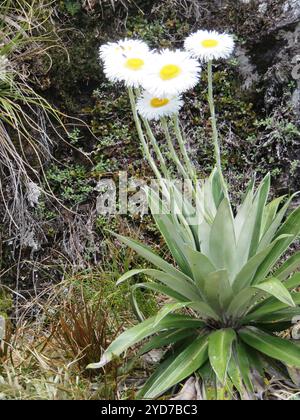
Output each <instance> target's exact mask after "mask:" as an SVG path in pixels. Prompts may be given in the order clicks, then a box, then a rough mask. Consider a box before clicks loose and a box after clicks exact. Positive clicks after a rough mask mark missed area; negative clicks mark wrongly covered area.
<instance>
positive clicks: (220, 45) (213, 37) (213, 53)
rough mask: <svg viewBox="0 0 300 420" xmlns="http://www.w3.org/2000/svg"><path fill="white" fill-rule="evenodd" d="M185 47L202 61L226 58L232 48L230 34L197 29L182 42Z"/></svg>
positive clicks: (232, 41) (232, 43) (232, 42)
mask: <svg viewBox="0 0 300 420" xmlns="http://www.w3.org/2000/svg"><path fill="white" fill-rule="evenodd" d="M184 47H185V49H186V50H187V51H188V52H189V53H191V54H192V55H193V56H194V57H196V58H200V59H201V60H203V61H211V60H216V59H219V58H228V57H230V55H231V54H232V52H233V49H234V40H233V37H232V36H231V35H228V34H219V33H218V32H216V31H198V32H195V33H194V34H192V35H190V36H189V37H188V38H187V39H186V40H185V43H184Z"/></svg>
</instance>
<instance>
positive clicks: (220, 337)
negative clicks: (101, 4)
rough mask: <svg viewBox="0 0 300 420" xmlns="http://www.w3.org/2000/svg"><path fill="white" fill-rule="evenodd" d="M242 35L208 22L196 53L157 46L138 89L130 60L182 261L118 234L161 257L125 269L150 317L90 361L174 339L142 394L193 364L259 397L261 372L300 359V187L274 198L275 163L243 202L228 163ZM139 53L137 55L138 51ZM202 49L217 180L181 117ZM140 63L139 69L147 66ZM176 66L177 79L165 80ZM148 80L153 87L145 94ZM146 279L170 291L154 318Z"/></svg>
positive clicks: (171, 243)
mask: <svg viewBox="0 0 300 420" xmlns="http://www.w3.org/2000/svg"><path fill="white" fill-rule="evenodd" d="M124 42H125V44H124V43H123V44H122V48H124V50H123V52H122V54H121V55H122V58H121V59H122V60H124V58H127V53H126V50H125V45H126V42H129V41H124ZM118 45H119V44H117V43H116V44H115V45H112V44H110V45H109V48H111V49H112V50H114V52H113V54H118V53H117V50H116V47H117V46H118ZM233 45H234V43H233V39H232V37H230V36H229V35H226V34H217V33H216V32H207V31H200V32H197V33H196V34H193V35H191V37H190V38H188V39H187V40H186V42H185V47H186V50H187V51H189V52H190V54H191V56H190V58H187V56H186V53H185V52H182V53H179V52H178V51H175V52H173V53H171V52H170V51H164V52H162V53H160V55H157V53H152V52H150V51H149V50H148V51H146V49H145V51H144V54H145V57H144V59H143V61H144V63H145V68H144V70H143V77H142V78H141V79H140V80H142V82H141V86H140V87H139V89H138V90H136V84H137V79H136V81H134V79H131V78H127V77H125V70H124V77H123V81H125V84H127V87H128V89H129V96H130V100H131V105H132V110H133V116H134V119H135V122H136V126H137V131H138V134H139V138H140V140H141V143H142V147H143V149H144V151H145V156H146V157H147V158H148V160H149V163H150V165H151V167H152V169H153V170H154V173H155V174H156V175H157V177H158V178H159V179H160V181H161V183H160V185H161V191H160V193H158V192H157V191H153V190H151V189H148V190H147V195H148V201H149V206H150V208H151V211H152V214H153V218H154V220H155V222H156V224H157V227H158V229H159V231H160V232H161V234H162V236H163V237H164V239H165V242H166V244H167V246H168V248H169V251H170V254H171V256H172V259H173V263H170V262H168V261H166V260H165V259H164V258H162V257H160V256H159V255H157V254H156V253H154V252H153V250H151V249H150V248H149V247H147V246H145V245H143V244H140V243H139V242H137V241H133V240H131V239H129V238H126V237H123V236H120V235H115V236H116V237H117V238H118V240H120V241H121V242H122V243H124V244H126V245H127V246H129V247H131V248H132V249H133V250H134V251H136V252H137V253H138V254H139V255H140V256H142V257H143V258H144V259H145V260H146V261H147V262H148V263H149V267H147V268H143V269H134V270H131V271H129V272H127V273H125V274H124V275H123V276H122V277H121V278H120V279H119V281H118V284H120V283H123V282H124V281H127V280H129V279H132V278H134V277H137V278H138V279H139V281H138V282H137V283H135V284H134V285H133V286H132V297H133V299H132V301H133V305H134V309H135V313H136V314H137V316H138V318H139V320H140V323H139V324H137V325H135V326H134V327H132V328H130V329H128V330H126V331H125V332H123V333H122V334H121V335H120V336H119V337H118V338H117V339H116V340H115V341H114V342H113V343H111V345H110V346H109V347H108V349H106V351H105V352H104V354H103V357H102V359H101V360H100V362H99V363H95V364H92V365H89V368H101V367H103V366H104V365H106V364H107V363H109V362H110V361H111V360H112V359H113V358H114V357H118V356H120V355H121V354H122V353H124V352H126V351H127V350H128V349H129V348H131V347H135V346H136V345H137V344H138V343H142V346H141V347H140V349H139V351H138V353H137V356H138V357H139V356H141V355H143V354H145V353H147V352H149V351H151V350H153V349H157V348H162V349H164V353H163V354H164V355H163V357H162V359H161V361H160V363H159V364H158V367H157V369H156V370H155V372H154V373H153V375H152V376H151V377H150V378H149V379H148V380H147V381H146V383H145V385H144V387H143V388H142V389H141V390H140V392H139V394H138V397H139V398H147V399H153V398H157V397H159V396H161V395H162V394H164V393H166V392H168V391H169V390H171V389H172V388H173V387H174V386H175V385H177V384H179V383H181V382H182V381H184V380H185V379H186V378H188V377H189V376H191V375H196V376H197V377H198V378H199V379H201V380H202V383H203V385H204V389H205V387H206V386H207V387H208V388H210V390H211V389H212V387H213V389H215V397H216V398H218V397H219V398H222V397H224V393H225V392H226V393H227V397H228V395H229V396H232V397H240V398H255V395H256V392H257V389H256V383H257V381H256V378H257V377H258V376H261V377H262V378H264V377H265V376H267V375H272V376H273V375H274V374H275V375H276V374H277V373H278V375H279V372H280V377H283V376H286V377H288V374H289V372H291V369H293V368H300V348H299V344H297V343H295V342H293V341H291V340H288V339H284V338H283V335H282V334H280V333H282V332H284V331H286V330H287V329H289V328H290V327H291V326H292V323H293V321H294V319H295V317H298V316H299V315H300V306H299V305H300V293H299V292H297V291H296V289H297V287H299V286H300V273H298V272H297V270H298V269H299V267H300V253H295V254H292V255H291V256H289V257H288V258H284V256H285V255H286V252H287V251H288V249H289V248H290V246H291V245H292V243H293V242H294V241H295V240H296V239H297V238H298V236H299V233H300V208H296V209H295V210H294V211H293V212H291V213H290V214H288V215H287V213H288V209H289V206H290V203H291V200H292V199H293V197H290V198H286V197H279V198H276V199H275V200H273V201H270V202H269V201H268V196H269V191H270V176H269V175H267V176H266V177H265V178H264V179H263V180H262V181H261V182H260V184H259V185H258V186H257V188H256V182H255V178H253V179H252V181H251V182H250V185H249V186H248V188H247V190H246V192H245V194H244V197H243V199H242V200H241V203H240V205H239V206H237V207H235V206H234V205H233V204H232V203H231V201H230V197H229V191H228V187H227V183H226V181H225V179H224V177H223V173H222V168H221V159H220V145H219V137H218V130H217V121H216V115H215V108H214V102H213V89H212V60H213V59H219V58H227V57H228V56H229V55H230V54H231V52H232V50H233ZM107 48H108V47H107ZM104 50H105V49H104V48H103V49H102V51H104ZM106 52H107V50H106ZM148 53H149V54H150V55H152V54H153V55H152V59H153V60H154V61H153V62H152V65H150V70H149V69H148V64H146V63H151V58H149V56H147V54H148ZM131 54H132V55H131ZM146 56H147V57H146ZM128 57H129V55H128ZM130 57H131V58H134V53H133V52H132V51H131V52H130ZM139 58H140V59H142V58H141V56H139ZM196 58H198V59H200V60H201V61H202V65H203V64H204V63H203V62H207V63H208V74H209V88H208V90H209V95H208V96H209V102H210V108H211V117H212V131H213V134H212V137H213V143H214V147H215V155H216V169H214V170H213V172H212V174H211V176H210V177H209V178H208V179H207V180H203V181H197V182H195V169H194V167H193V165H192V163H191V161H190V160H189V157H188V154H187V150H186V148H185V141H184V139H183V135H182V132H181V130H180V125H179V120H178V112H179V110H180V108H181V106H182V99H181V94H182V93H183V92H185V91H186V90H187V89H189V88H191V87H193V86H194V85H195V83H197V80H198V78H199V75H200V67H199V63H198V61H197V60H196ZM123 62H124V61H123ZM173 66H174V67H173ZM175 66H177V70H176V71H175ZM106 68H108V66H106ZM165 68H167V69H168V70H167V71H166V73H165V72H164V71H163V70H164V69H165ZM126 71H127V69H126ZM134 71H136V72H137V77H138V78H139V77H140V75H138V72H139V70H137V69H136V70H134ZM167 73H168V75H169V77H170V79H167V78H166V80H165V75H166V74H167ZM112 77H113V78H115V76H112ZM126 80H127V81H126ZM129 80H130V81H129ZM170 81H172V83H171V82H170ZM140 88H146V89H147V92H146V93H142V94H141V93H140ZM169 88H170V90H169ZM136 100H137V105H136ZM164 107H165V108H164ZM163 109H165V113H164V111H163ZM156 110H157V112H156ZM149 120H150V121H151V120H157V121H158V120H160V123H161V125H162V128H163V130H164V132H165V134H166V142H167V145H168V146H169V151H170V155H171V156H172V157H173V159H174V163H175V164H176V166H177V169H178V171H179V173H181V175H182V176H183V177H188V176H191V195H190V200H188V199H187V198H186V197H184V196H183V194H182V192H181V191H180V190H179V189H178V188H176V187H174V186H173V187H172V188H169V189H168V188H167V187H168V182H167V181H168V180H166V179H165V178H164V177H163V175H165V176H166V177H169V176H170V170H169V168H168V166H167V163H166V159H165V157H164V155H163V153H162V152H161V150H160V148H159V145H158V143H157V142H156V140H155V136H154V134H153V131H152V129H151V126H150V122H149ZM174 138H175V139H176V140H177V142H178V146H179V149H180V152H181V154H180V155H179V154H178V153H177V150H176V148H175V146H174V143H173V139H174ZM152 150H153V151H154V152H155V155H156V158H157V159H155V160H154V158H153V156H152V152H151V151H152ZM157 162H158V163H157ZM170 204H172V205H170ZM141 278H145V280H144V281H140V279H141ZM138 289H142V290H145V289H149V290H152V291H154V292H156V293H159V294H160V295H163V296H165V300H164V304H163V305H162V307H161V308H160V310H159V311H158V313H157V314H156V315H155V316H152V317H150V318H148V319H145V317H144V315H143V313H142V311H141V310H140V308H139V306H138V304H137V301H136V299H135V292H136V291H137V290H138ZM285 337H287V334H285Z"/></svg>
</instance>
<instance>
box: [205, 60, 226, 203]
mask: <svg viewBox="0 0 300 420" xmlns="http://www.w3.org/2000/svg"><path fill="white" fill-rule="evenodd" d="M207 70H208V103H209V109H210V114H211V124H212V132H213V144H214V148H215V159H216V164H217V169H218V172H219V175H220V180H221V183H222V189H223V192H224V195H225V197H227V198H229V197H228V189H227V185H226V182H225V179H224V176H223V171H222V164H221V151H220V143H219V133H218V128H217V118H216V109H215V102H214V92H213V66H212V61H211V60H210V61H209V62H208V65H207Z"/></svg>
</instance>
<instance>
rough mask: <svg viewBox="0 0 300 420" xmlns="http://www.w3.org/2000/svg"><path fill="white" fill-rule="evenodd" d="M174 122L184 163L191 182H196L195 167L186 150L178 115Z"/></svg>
mask: <svg viewBox="0 0 300 420" xmlns="http://www.w3.org/2000/svg"><path fill="white" fill-rule="evenodd" d="M173 121H174V130H175V134H176V138H177V141H178V144H179V148H180V152H181V154H182V156H183V159H184V163H185V166H186V169H187V172H188V174H189V177H190V179H191V180H193V181H196V179H197V176H196V171H195V168H194V167H193V165H192V163H191V159H190V157H189V155H188V152H187V149H186V144H185V140H184V139H183V136H182V133H181V129H180V125H179V118H178V115H175V116H174V118H173Z"/></svg>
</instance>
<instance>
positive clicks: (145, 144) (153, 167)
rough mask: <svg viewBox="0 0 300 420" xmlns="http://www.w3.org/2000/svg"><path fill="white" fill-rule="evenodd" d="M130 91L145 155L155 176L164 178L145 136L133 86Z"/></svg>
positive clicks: (132, 107) (135, 120) (133, 112)
mask: <svg viewBox="0 0 300 420" xmlns="http://www.w3.org/2000/svg"><path fill="white" fill-rule="evenodd" d="M128 93H129V98H130V104H131V109H132V114H133V118H134V122H135V125H136V129H137V132H138V136H139V139H140V142H141V144H142V148H143V151H144V153H145V156H146V158H147V160H148V162H149V164H150V166H151V168H152V170H153V172H154V173H155V176H156V177H157V179H162V176H161V173H160V171H159V170H158V168H157V166H156V163H155V161H154V159H153V157H152V156H151V153H150V150H149V147H148V144H147V142H146V140H145V136H144V133H143V129H142V126H141V122H140V119H139V116H138V113H137V109H136V104H135V96H134V92H133V90H132V88H128Z"/></svg>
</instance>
